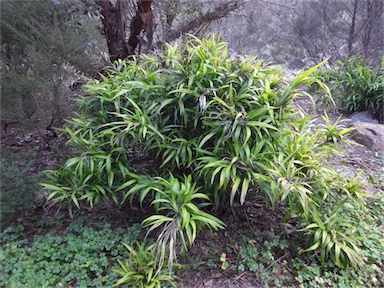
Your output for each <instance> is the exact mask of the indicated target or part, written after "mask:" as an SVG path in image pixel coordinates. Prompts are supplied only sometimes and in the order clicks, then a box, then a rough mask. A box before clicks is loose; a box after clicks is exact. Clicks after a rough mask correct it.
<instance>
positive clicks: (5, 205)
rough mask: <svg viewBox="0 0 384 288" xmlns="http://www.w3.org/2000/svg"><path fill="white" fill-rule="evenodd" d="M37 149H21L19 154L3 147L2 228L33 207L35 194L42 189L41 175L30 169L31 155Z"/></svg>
mask: <svg viewBox="0 0 384 288" xmlns="http://www.w3.org/2000/svg"><path fill="white" fill-rule="evenodd" d="M34 153H35V151H33V150H31V151H20V152H19V153H17V154H14V153H12V152H11V151H9V150H8V149H4V148H2V153H1V154H2V155H1V160H0V174H1V181H0V219H1V223H0V224H1V225H0V226H1V229H2V230H3V229H4V228H6V227H7V226H8V225H9V224H10V222H11V221H12V220H14V219H15V218H16V217H18V216H20V215H21V213H22V212H24V211H25V210H26V209H28V208H30V207H32V206H33V205H34V201H35V195H36V194H37V192H38V191H39V190H40V187H39V185H38V182H39V181H40V180H41V178H40V177H39V176H36V175H33V174H32V173H31V171H30V169H31V165H32V160H30V159H31V155H33V154H34Z"/></svg>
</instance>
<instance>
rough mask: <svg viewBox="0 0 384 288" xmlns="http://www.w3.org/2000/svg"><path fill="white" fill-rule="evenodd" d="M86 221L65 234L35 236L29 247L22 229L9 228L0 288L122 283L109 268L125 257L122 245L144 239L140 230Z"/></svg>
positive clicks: (3, 247)
mask: <svg viewBox="0 0 384 288" xmlns="http://www.w3.org/2000/svg"><path fill="white" fill-rule="evenodd" d="M86 221H87V220H86V219H84V218H83V219H82V218H80V219H78V220H77V221H76V222H74V223H73V224H71V225H70V226H68V227H67V228H66V229H65V231H64V232H62V234H61V235H60V234H57V233H55V231H50V232H49V233H47V234H43V235H36V236H34V239H33V240H32V243H30V244H29V243H28V239H27V238H26V237H25V236H26V235H25V231H24V227H23V226H15V227H9V228H7V229H6V230H5V231H4V232H3V233H1V235H0V237H1V243H2V245H1V248H0V261H1V262H2V265H1V268H0V286H2V287H69V286H76V287H111V286H112V285H113V283H114V282H116V281H117V278H116V277H115V276H114V274H113V273H110V269H111V268H112V267H111V265H110V263H114V262H116V261H117V259H122V258H123V257H124V256H125V253H126V251H125V250H124V249H123V247H122V246H120V245H119V243H120V242H122V241H123V242H125V243H132V242H135V241H137V240H138V239H140V237H142V232H141V229H140V226H139V225H133V226H132V227H130V228H128V229H112V228H111V227H110V225H109V224H100V225H98V226H96V227H94V228H92V227H87V226H86V225H85V222H86Z"/></svg>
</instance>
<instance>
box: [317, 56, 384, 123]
mask: <svg viewBox="0 0 384 288" xmlns="http://www.w3.org/2000/svg"><path fill="white" fill-rule="evenodd" d="M318 76H319V78H321V79H322V80H323V81H324V82H325V83H326V84H328V85H329V87H330V89H331V91H332V94H333V95H334V97H335V99H336V101H337V105H338V106H339V107H340V109H341V111H342V112H345V113H349V114H350V113H352V112H357V111H371V112H373V113H374V114H375V115H376V117H377V119H378V120H379V122H380V123H384V59H382V61H381V65H380V67H379V68H378V69H373V68H372V67H370V66H369V65H368V64H367V63H366V62H365V61H364V60H363V59H360V58H356V57H353V58H350V59H349V60H347V61H346V62H345V63H338V65H337V66H336V67H335V68H332V69H328V70H325V71H321V72H319V73H318Z"/></svg>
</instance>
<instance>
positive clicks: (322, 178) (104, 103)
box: [43, 37, 365, 287]
mask: <svg viewBox="0 0 384 288" xmlns="http://www.w3.org/2000/svg"><path fill="white" fill-rule="evenodd" d="M322 64H323V63H320V64H319V65H316V66H314V67H312V68H310V69H309V70H308V71H302V72H301V73H299V75H298V76H297V77H296V78H294V79H293V80H292V81H291V82H289V83H285V82H284V81H283V80H282V79H283V78H282V71H281V70H280V69H278V68H277V67H272V66H265V65H263V63H262V61H260V60H257V59H250V58H247V57H244V58H243V57H240V56H239V57H236V58H231V57H229V56H228V54H227V44H226V43H222V42H220V41H218V40H217V39H215V38H214V37H212V38H211V39H205V40H200V39H197V38H195V37H190V38H189V39H188V41H187V42H186V43H184V44H183V43H179V44H176V45H173V46H171V45H167V44H166V45H165V48H164V52H159V53H158V54H155V55H153V56H148V55H142V56H138V57H137V58H135V59H133V60H132V61H117V62H115V63H114V67H113V68H112V69H110V71H109V74H108V75H106V76H103V77H102V79H101V80H95V81H93V82H92V83H91V84H89V85H88V86H87V96H85V97H83V98H81V99H79V100H78V101H77V103H78V105H79V110H78V111H79V112H78V114H77V115H76V116H75V117H74V118H72V119H71V120H69V121H68V125H67V126H66V127H65V129H64V133H66V134H67V135H69V136H70V140H69V142H68V144H69V145H70V147H71V148H72V155H73V156H72V157H71V158H69V159H68V160H67V161H66V163H65V164H64V165H63V166H61V167H60V168H59V169H57V170H52V171H48V173H47V176H48V177H49V179H50V180H49V181H47V182H46V183H44V184H43V186H44V187H45V188H46V189H48V190H50V195H49V196H48V200H49V201H53V202H55V203H58V204H60V205H67V207H68V208H69V210H70V211H71V210H72V209H73V208H75V207H77V208H79V207H81V206H84V205H90V206H95V205H97V204H99V203H100V202H102V201H107V200H112V201H114V202H115V203H116V204H117V205H122V204H125V203H127V202H128V203H129V204H130V205H131V206H132V207H134V206H139V207H141V208H142V209H144V210H146V211H148V209H152V210H151V211H152V215H150V216H149V217H147V218H146V219H144V221H143V222H142V224H143V225H144V226H145V227H147V228H148V233H150V234H151V235H154V234H153V233H154V232H157V234H155V235H156V237H157V240H156V244H155V245H153V246H151V251H152V253H153V254H154V255H156V257H155V259H149V258H147V256H146V255H147V254H148V253H147V252H148V250H147V248H146V247H145V246H143V245H144V244H140V243H139V244H137V246H135V247H132V246H126V248H127V249H128V250H130V251H131V253H132V254H136V255H138V257H139V256H140V257H139V259H141V260H142V259H146V260H145V261H149V262H148V263H151V264H150V265H151V270H150V271H152V272H151V273H148V274H146V275H145V276H144V277H143V275H142V274H140V273H139V274H140V275H138V273H137V271H132V267H131V266H130V265H129V263H124V262H120V264H121V269H120V270H119V271H118V274H119V276H120V277H121V278H120V280H119V281H118V282H117V284H120V283H124V282H127V283H135V280H137V279H138V277H139V278H140V279H141V280H140V281H139V283H136V284H135V285H138V286H140V287H141V286H142V287H152V286H151V285H153V286H154V287H157V286H158V287H160V286H161V285H162V284H161V281H158V279H159V278H158V277H159V276H161V275H169V277H168V278H162V279H164V281H166V282H168V283H171V284H172V283H173V282H172V281H173V276H172V275H173V274H172V273H173V270H172V269H173V267H174V265H175V264H176V263H177V262H178V256H179V255H180V253H181V254H185V253H186V252H188V250H189V248H190V246H191V245H192V244H193V243H194V241H195V239H196V237H197V234H198V232H199V231H201V230H202V229H206V228H208V229H210V230H212V231H214V230H218V229H224V228H225V227H226V224H225V223H224V222H223V221H222V220H220V219H219V218H218V217H217V216H215V211H218V210H219V209H223V207H224V209H231V210H232V211H233V213H235V214H236V205H235V204H238V203H239V204H240V205H243V204H246V203H247V201H253V200H252V199H254V198H253V197H255V196H259V197H261V199H262V201H263V203H264V205H265V206H266V207H269V208H270V209H272V210H273V209H283V211H284V212H285V217H284V219H283V220H282V221H283V222H285V223H288V222H289V221H291V220H292V219H293V218H294V219H295V221H294V222H293V224H294V228H293V230H294V233H296V235H300V236H301V237H304V238H305V239H306V240H305V241H302V242H301V243H300V245H302V247H301V250H300V251H301V252H302V253H311V254H312V256H314V257H315V258H317V259H318V260H319V261H320V262H321V263H324V265H326V264H325V263H328V262H331V263H334V265H336V266H337V267H341V268H343V267H348V266H351V267H357V266H359V265H363V263H364V261H365V259H364V257H363V253H362V252H361V246H362V244H363V242H364V235H360V234H361V233H359V232H360V231H357V230H356V229H355V228H354V227H353V221H356V220H357V219H358V218H359V215H360V214H359V213H364V212H365V198H364V193H365V192H364V189H363V187H362V186H361V185H360V184H359V179H358V177H356V178H355V179H346V178H345V177H343V176H342V175H340V174H339V173H337V172H336V171H335V170H334V169H333V168H331V167H330V166H328V165H327V164H326V161H327V159H328V157H329V156H331V155H333V154H336V153H340V150H339V147H338V144H339V143H340V142H345V141H348V138H347V135H348V132H349V131H350V130H349V129H347V128H344V127H342V123H340V122H336V123H331V122H330V120H329V119H328V118H327V117H326V116H325V117H324V120H325V123H326V124H325V125H324V126H323V127H321V128H318V129H314V128H315V127H314V124H312V122H311V121H310V120H311V119H310V117H308V116H307V115H305V113H304V112H303V111H302V110H300V109H299V108H298V107H297V106H294V105H293V103H292V101H293V100H294V99H296V98H298V97H308V96H309V95H308V94H307V93H306V92H305V91H304V90H302V88H303V85H305V84H309V83H312V82H316V83H317V84H318V85H319V86H320V87H323V88H324V89H325V90H326V87H325V86H324V85H323V84H322V83H321V82H319V81H318V80H317V79H316V78H314V77H312V76H311V75H312V74H313V72H314V71H315V70H316V69H317V68H318V67H319V66H321V65H322ZM309 97H310V96H309ZM143 162H145V163H143ZM351 205H352V206H353V207H358V210H357V212H356V210H355V209H353V210H351V209H348V207H350V206H351ZM356 213H357V214H356ZM136 249H138V250H136ZM139 251H140V253H139ZM244 253H246V252H244ZM244 253H243V254H244ZM244 255H246V254H244ZM244 257H245V256H244ZM141 260H140V261H141ZM138 261H139V260H138ZM222 262H223V264H224V263H225V262H226V261H225V257H224V256H223V261H222ZM247 265H248V264H247ZM248 266H249V265H248ZM133 268H135V267H133ZM136 268H137V267H136ZM136 268H135V269H136ZM152 268H153V269H152Z"/></svg>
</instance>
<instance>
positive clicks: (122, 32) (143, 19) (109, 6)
mask: <svg viewBox="0 0 384 288" xmlns="http://www.w3.org/2000/svg"><path fill="white" fill-rule="evenodd" d="M152 2H153V0H139V1H138V2H137V11H136V15H135V17H134V18H133V19H132V21H131V25H130V26H129V30H130V31H129V34H130V36H129V39H128V40H127V34H128V33H127V32H128V31H127V29H128V25H127V23H126V19H125V15H124V13H125V12H124V9H123V2H122V0H117V1H116V3H115V4H113V3H112V2H111V1H110V0H98V1H97V4H98V5H99V6H100V12H101V15H102V16H103V19H102V21H103V25H104V34H105V37H106V40H107V45H108V51H109V57H110V60H111V61H115V60H117V59H125V58H128V57H129V56H131V55H134V54H136V48H137V46H138V45H139V46H140V45H142V44H143V43H144V40H143V37H141V36H140V34H141V33H142V32H143V31H144V32H145V33H146V36H147V47H150V46H151V45H152V37H153V13H152V9H151V5H152ZM148 50H149V49H148Z"/></svg>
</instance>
